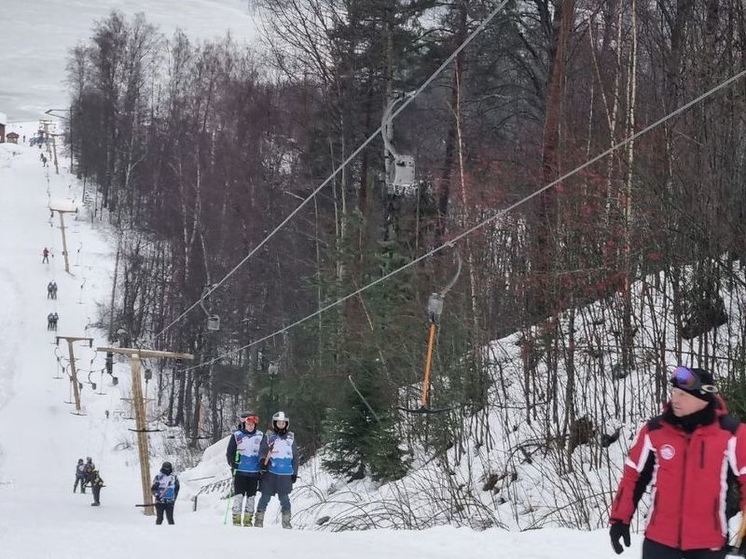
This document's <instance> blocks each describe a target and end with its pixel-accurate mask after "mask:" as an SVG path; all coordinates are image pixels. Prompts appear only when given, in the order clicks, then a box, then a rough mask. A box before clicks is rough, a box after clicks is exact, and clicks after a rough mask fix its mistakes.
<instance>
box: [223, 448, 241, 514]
mask: <svg viewBox="0 0 746 559" xmlns="http://www.w3.org/2000/svg"><path fill="white" fill-rule="evenodd" d="M236 454H238V451H236ZM235 475H236V474H235V470H234V469H233V468H231V479H233V476H235ZM231 503H233V487H231V492H230V495H228V498H227V499H226V500H225V516H223V526H226V525H227V524H228V511H229V510H230V508H231Z"/></svg>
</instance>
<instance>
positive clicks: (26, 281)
mask: <svg viewBox="0 0 746 559" xmlns="http://www.w3.org/2000/svg"><path fill="white" fill-rule="evenodd" d="M34 129H35V126H34V125H33V124H31V125H29V126H27V127H25V128H24V129H23V130H21V132H23V133H26V134H27V135H29V134H31V133H33V131H34ZM47 178H48V179H49V181H47ZM80 198H81V186H80V185H79V184H77V183H76V182H75V181H74V179H73V178H72V176H71V175H69V174H67V172H66V169H64V168H62V167H61V168H60V175H59V176H57V175H55V174H54V169H53V168H50V169H46V168H43V167H42V165H41V162H40V161H39V150H38V149H37V148H29V147H27V146H23V145H21V146H12V145H9V144H2V145H0V255H2V257H0V559H47V558H48V559H79V558H80V557H86V558H89V559H98V558H102V559H103V558H106V559H125V558H127V559H129V558H131V557H149V556H160V557H179V558H180V559H204V558H206V557H224V556H235V555H236V554H239V555H241V556H244V555H246V556H254V555H256V556H265V557H266V556H282V557H288V558H300V557H303V558H324V559H334V558H340V559H341V558H348V557H360V558H371V559H372V558H376V559H380V558H381V557H386V558H387V559H411V558H413V557H426V558H448V559H452V558H453V557H455V556H462V555H464V554H467V555H468V556H469V557H474V558H490V559H494V558H495V557H520V558H522V559H550V558H551V559H555V558H556V557H557V555H558V553H561V554H562V555H563V556H567V557H573V558H585V557H587V558H589V559H590V558H598V559H603V558H611V557H612V556H613V552H612V551H611V550H610V549H609V547H608V543H607V535H606V532H605V531H603V530H599V531H595V532H581V531H571V530H561V529H550V530H539V531H531V532H525V533H517V532H508V531H503V530H499V529H491V530H486V531H481V532H480V531H474V530H471V529H468V528H458V529H457V528H452V527H439V528H434V529H430V530H423V531H405V530H399V531H393V530H369V531H359V532H346V533H333V532H328V531H314V530H311V529H303V530H292V531H285V530H282V529H280V528H279V526H278V524H277V522H276V517H275V514H274V512H273V511H274V509H272V508H271V509H270V511H269V515H268V521H267V527H266V528H264V529H263V531H259V529H254V528H237V527H233V526H225V525H223V515H224V511H225V501H224V500H218V499H217V498H213V499H212V500H211V499H210V498H209V497H208V496H202V497H200V500H199V502H198V503H199V508H198V511H197V512H196V513H195V512H192V503H191V502H190V500H189V497H190V495H193V494H194V493H196V492H197V490H198V489H199V487H200V486H201V485H202V484H203V483H205V482H204V481H198V482H193V483H190V481H189V479H191V478H192V477H196V475H197V473H198V471H193V472H185V473H183V474H182V476H181V477H182V483H183V487H184V488H183V493H182V495H181V496H180V499H179V502H178V503H177V507H176V525H175V526H155V525H154V523H153V519H152V517H145V516H144V515H143V514H142V512H141V509H136V508H135V507H134V505H135V504H136V503H139V502H140V501H141V499H142V497H141V496H140V485H139V469H138V465H137V459H136V452H135V449H134V441H135V439H134V434H133V433H132V432H130V431H129V430H128V428H130V427H133V423H134V422H133V421H131V420H128V419H127V418H126V416H127V415H128V414H129V404H128V402H126V401H125V400H122V399H121V398H126V397H128V396H129V395H130V390H129V385H128V378H129V374H128V367H127V366H126V365H125V364H124V363H117V364H116V366H115V374H116V376H117V377H118V378H119V379H120V382H119V385H118V386H113V385H112V383H111V381H110V380H107V379H106V378H104V382H103V383H100V382H99V381H100V373H99V372H96V373H95V374H93V375H92V376H91V380H94V381H96V382H97V383H99V385H98V386H97V390H96V391H98V392H105V394H103V395H99V394H95V393H94V390H93V389H92V387H91V386H90V385H89V384H84V388H83V391H82V403H83V407H84V411H85V413H86V415H85V416H77V415H72V414H71V413H70V412H71V411H72V410H73V406H72V405H71V404H67V403H65V401H66V400H69V399H70V383H69V382H68V380H67V379H66V378H64V377H63V378H62V379H55V378H54V377H55V376H59V375H58V374H57V372H58V368H57V355H60V356H61V357H62V358H63V359H62V363H63V364H64V363H65V360H64V358H65V357H66V356H67V350H66V348H65V347H64V346H62V347H60V348H59V350H57V351H55V347H56V346H55V345H54V344H53V341H54V334H53V333H51V332H48V331H47V329H46V316H47V314H48V313H49V312H50V311H52V310H55V311H57V312H58V313H59V317H60V322H59V332H58V333H59V334H60V335H66V336H76V335H83V336H91V337H93V338H95V342H94V346H95V345H96V344H103V343H105V335H104V331H103V330H100V329H98V328H96V327H95V326H93V324H95V323H96V322H97V320H98V319H99V311H98V303H100V302H102V301H106V300H108V297H109V296H110V288H111V285H110V282H111V276H112V271H113V266H114V256H113V252H114V250H113V248H112V247H113V246H114V244H113V242H112V241H111V239H110V238H108V234H107V230H106V228H105V227H103V226H102V225H101V224H100V223H96V224H95V225H92V224H91V222H90V220H89V216H88V213H87V210H86V208H85V207H84V206H82V205H81V204H80ZM50 200H51V201H52V202H53V203H55V204H66V205H70V204H75V205H76V206H78V207H80V208H81V211H80V214H79V216H78V218H77V219H75V218H74V217H73V216H71V215H68V219H67V223H66V224H67V225H68V229H67V234H68V246H69V252H70V263H71V272H72V274H70V275H68V274H66V273H65V272H64V263H63V259H62V254H61V248H60V245H61V236H60V231H59V228H58V223H59V220H58V218H57V217H55V218H54V220H53V221H52V223H51V226H50V216H49V210H48V209H47V208H48V204H49V201H50ZM45 246H48V247H50V248H51V249H52V250H53V252H54V258H52V259H50V264H49V265H46V264H42V262H41V260H42V257H41V251H42V250H43V248H44V247H45ZM52 279H54V280H56V281H57V284H58V285H59V298H58V300H57V301H51V300H47V298H46V285H47V283H48V282H49V281H50V280H52ZM76 356H77V358H78V366H79V368H80V369H81V370H82V371H83V372H82V373H81V375H80V378H81V380H82V381H83V382H85V381H86V380H87V379H88V374H87V371H88V370H93V371H100V370H101V369H102V368H103V366H104V356H102V355H94V354H93V352H91V351H90V350H88V349H86V348H85V347H84V344H77V353H76ZM92 360H93V361H92ZM63 375H64V373H63ZM107 410H108V411H109V417H108V419H107V417H106V413H105V412H106V411H107ZM151 441H152V443H153V448H154V449H155V450H154V452H155V453H156V454H157V456H154V457H153V459H152V460H153V463H154V464H157V463H160V461H161V460H163V459H166V458H170V459H173V457H172V456H170V455H167V454H163V448H164V441H162V440H159V436H158V435H151ZM220 450H221V449H220V448H219V447H216V448H215V449H214V456H212V463H214V464H215V465H217V464H218V463H219V462H220V460H221V458H220ZM88 455H90V456H92V457H93V458H94V460H95V462H96V463H97V465H98V466H99V468H100V471H101V477H102V478H103V479H104V480H105V482H106V487H104V488H103V491H102V496H101V500H102V506H101V507H98V508H96V507H91V506H90V503H91V496H90V491H89V493H88V494H86V495H85V496H83V495H80V494H79V493H78V494H73V492H72V486H73V480H74V467H75V463H76V461H77V459H78V458H80V457H85V456H88ZM208 462H209V461H208ZM205 465H207V463H206V464H205ZM176 467H177V471H179V472H180V471H181V469H182V468H181V467H180V465H179V463H178V460H176ZM153 473H155V471H153ZM216 473H217V472H216ZM309 474H310V472H304V473H302V475H304V476H306V475H309ZM303 494H304V493H303V491H302V490H300V489H299V491H298V494H297V497H298V498H297V500H296V504H295V506H296V507H298V510H299V512H300V508H302V507H303V506H304V505H303V503H304V501H305V499H304V497H303ZM203 497H204V498H203ZM273 505H274V503H273ZM275 506H276V505H275ZM299 520H302V516H299ZM299 524H300V525H301V526H303V527H305V528H312V527H313V524H311V523H304V522H300V523H299ZM638 548H639V538H638V539H636V541H635V547H634V548H633V549H632V550H630V552H629V553H628V554H627V555H626V556H627V557H631V558H635V557H639V551H638Z"/></svg>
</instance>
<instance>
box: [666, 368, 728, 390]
mask: <svg viewBox="0 0 746 559" xmlns="http://www.w3.org/2000/svg"><path fill="white" fill-rule="evenodd" d="M670 380H671V385H672V386H674V387H675V388H680V389H681V390H686V391H687V392H693V391H695V390H698V391H699V392H700V394H704V393H705V392H709V393H710V394H715V393H717V391H718V389H717V386H715V385H714V384H702V379H700V378H699V376H698V375H697V373H695V372H694V371H692V370H691V369H690V368H689V367H682V366H679V367H676V368H675V369H674V370H673V374H672V375H671V379H670Z"/></svg>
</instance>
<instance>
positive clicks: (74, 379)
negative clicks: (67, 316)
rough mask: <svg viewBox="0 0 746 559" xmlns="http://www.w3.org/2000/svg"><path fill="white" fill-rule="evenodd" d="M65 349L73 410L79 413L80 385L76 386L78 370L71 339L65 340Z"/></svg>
mask: <svg viewBox="0 0 746 559" xmlns="http://www.w3.org/2000/svg"><path fill="white" fill-rule="evenodd" d="M67 350H68V351H69V352H70V375H71V377H72V378H71V379H70V380H71V381H72V383H73V394H74V395H75V411H76V412H78V413H80V386H78V371H77V370H76V369H75V352H74V351H73V342H72V340H67Z"/></svg>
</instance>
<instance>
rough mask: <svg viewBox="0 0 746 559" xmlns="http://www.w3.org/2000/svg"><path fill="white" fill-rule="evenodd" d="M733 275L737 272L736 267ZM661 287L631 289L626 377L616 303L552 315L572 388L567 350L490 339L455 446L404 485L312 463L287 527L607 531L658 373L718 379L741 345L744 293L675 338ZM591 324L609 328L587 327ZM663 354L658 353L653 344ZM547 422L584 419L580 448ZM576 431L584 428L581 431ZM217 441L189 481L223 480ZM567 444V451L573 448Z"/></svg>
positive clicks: (530, 334)
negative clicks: (486, 391) (477, 396)
mask: <svg viewBox="0 0 746 559" xmlns="http://www.w3.org/2000/svg"><path fill="white" fill-rule="evenodd" d="M734 273H736V274H738V275H739V276H740V277H743V272H742V271H740V270H735V269H734ZM671 289H672V288H671V286H670V285H667V284H666V283H665V278H664V277H663V276H662V275H660V276H657V277H656V276H652V277H647V278H645V279H644V280H641V281H638V282H636V283H635V284H634V285H633V288H632V301H633V307H634V309H635V313H634V314H635V316H634V317H633V325H632V326H633V328H634V330H635V331H636V335H635V346H636V348H637V349H636V350H635V352H634V353H633V355H632V358H633V363H634V365H633V367H632V372H631V373H630V374H629V375H628V376H626V377H624V378H620V377H621V376H623V375H622V374H621V368H620V363H621V361H622V352H621V347H622V342H621V334H620V332H621V331H622V327H621V324H615V323H614V321H615V320H616V319H615V318H614V317H615V316H618V313H617V314H613V311H615V310H618V309H619V308H621V305H623V301H622V300H621V297H620V296H614V297H611V298H609V299H607V300H604V301H599V302H596V303H593V304H591V305H587V306H586V307H583V308H581V309H577V310H575V311H574V312H572V311H568V312H566V313H564V314H563V315H562V317H561V318H560V321H559V323H558V324H557V326H556V327H557V328H559V329H560V330H561V331H562V332H563V334H564V335H566V336H569V333H570V330H571V328H572V330H573V331H574V340H573V343H574V345H575V347H576V349H577V350H578V351H576V352H575V354H574V359H573V364H572V366H573V379H572V381H570V380H569V376H568V368H569V365H568V360H567V354H566V353H563V352H558V353H557V352H555V353H552V352H551V350H547V348H543V347H541V330H540V329H539V328H533V329H531V330H530V331H527V332H525V333H516V334H513V335H511V336H507V337H505V338H503V339H501V340H498V341H495V342H493V343H492V344H490V346H489V347H487V348H485V354H486V355H485V357H486V359H487V361H488V363H489V364H490V377H491V381H492V388H491V399H490V400H491V401H490V406H489V409H488V413H487V414H486V416H485V417H481V418H479V417H470V418H466V419H465V420H464V421H463V432H464V433H465V436H464V438H463V439H462V440H460V441H454V445H453V448H451V449H450V450H449V451H448V452H447V454H446V457H445V458H444V457H443V456H442V455H436V454H435V453H434V452H432V451H428V450H424V449H423V450H421V451H420V452H419V453H418V455H417V456H415V465H414V467H413V468H412V470H411V471H410V473H409V474H408V475H407V476H406V477H405V478H403V479H402V480H399V481H397V482H394V483H387V484H383V485H380V484H377V483H373V482H371V481H370V480H360V481H355V482H352V483H346V482H345V480H344V479H338V478H334V477H332V476H330V475H329V474H328V473H327V472H325V471H324V470H323V469H322V468H321V467H320V462H321V459H320V457H318V456H317V457H314V458H313V459H312V460H310V461H309V462H308V463H307V464H306V465H304V466H303V467H302V468H301V471H300V478H301V479H300V481H299V483H298V484H297V486H296V489H295V490H294V492H293V494H292V499H293V506H294V508H295V511H296V512H295V518H296V523H298V524H299V525H301V526H303V527H304V528H306V529H320V530H349V529H360V528H416V529H421V528H429V527H433V526H438V525H443V524H451V525H466V526H470V527H472V528H475V529H486V528H490V527H493V526H500V527H507V528H510V529H513V530H530V529H535V528H540V527H551V526H555V527H556V526H563V527H573V528H583V529H591V530H592V529H598V528H603V527H605V525H606V522H607V521H608V518H607V515H608V510H609V507H610V504H611V500H612V499H613V495H614V491H615V489H616V484H617V482H618V479H619V477H620V475H621V470H622V466H623V460H624V456H625V455H626V452H627V449H628V446H629V444H630V443H631V440H632V438H633V437H634V435H635V433H636V432H637V430H638V428H639V426H640V425H641V423H642V422H643V421H644V420H645V419H647V418H649V417H651V416H653V415H657V414H658V413H659V412H660V407H659V403H658V402H659V395H658V394H657V393H656V391H664V390H665V387H664V386H663V384H665V378H666V374H667V373H666V371H667V370H668V368H672V367H673V366H675V365H676V364H678V363H687V364H690V365H701V366H707V367H710V368H712V369H713V370H714V371H715V373H716V376H719V377H720V378H721V379H723V378H725V377H726V376H727V363H728V362H729V361H730V360H734V359H736V358H737V357H738V352H739V351H740V348H741V347H742V345H741V344H742V342H741V332H743V330H744V317H746V314H744V313H743V308H744V306H746V293H745V292H744V291H743V290H735V291H733V292H732V293H733V295H732V296H731V295H729V294H728V293H727V292H725V291H724V292H723V294H722V295H723V298H724V302H725V308H726V311H727V313H728V316H729V321H728V323H727V324H725V325H723V326H721V327H720V328H718V329H717V330H712V331H709V332H707V333H706V334H704V335H703V336H701V337H698V338H694V339H692V340H689V341H687V340H683V341H682V340H680V339H679V338H678V337H677V336H676V324H675V321H674V319H673V316H672V313H671V312H670V301H671ZM571 322H572V325H571ZM601 323H603V324H605V325H606V326H607V327H606V328H604V329H599V328H597V325H598V324H601ZM677 344H678V345H677ZM529 347H530V348H532V352H533V354H532V355H533V357H531V358H532V359H535V360H536V361H535V367H536V371H537V373H538V383H539V384H540V385H541V384H542V383H543V386H545V387H546V389H543V390H542V389H541V386H540V387H539V389H538V390H534V396H533V397H532V399H531V402H530V405H529V402H527V400H526V387H525V385H524V373H523V371H524V364H525V362H526V359H528V358H529V352H528V351H527V348H529ZM661 347H665V348H666V349H665V351H662V350H660V349H651V348H661ZM699 356H702V359H700V358H699ZM550 359H556V360H557V363H558V365H557V368H558V374H557V375H556V378H553V376H552V375H550V374H549V372H548V371H549V369H548V367H547V362H548V360H550ZM656 377H657V378H658V379H661V378H663V379H664V380H663V383H661V382H660V380H659V381H658V383H656V380H655V379H656ZM570 382H571V384H570V387H569V388H570V389H571V390H572V391H573V392H574V401H575V409H574V414H573V416H569V415H567V416H566V412H567V411H568V410H567V408H566V405H565V402H564V397H560V398H559V399H558V400H548V396H547V395H548V393H549V390H548V387H550V386H551V384H552V383H557V393H558V394H560V395H564V394H567V391H568V383H570ZM661 394H664V393H663V392H661ZM537 395H538V396H539V397H537ZM555 416H556V417H558V418H560V419H561V418H563V417H567V421H568V422H572V420H573V419H575V420H576V419H579V418H583V419H581V421H580V422H578V423H577V425H579V426H581V427H579V428H578V429H577V430H576V431H575V433H576V434H577V436H578V437H580V438H581V439H582V438H583V437H585V438H586V439H588V442H582V441H581V442H580V443H579V444H577V445H576V446H575V445H574V444H573V442H572V440H571V439H572V438H573V436H574V435H573V431H572V430H570V436H569V437H564V438H563V437H562V434H561V433H558V432H554V431H553V430H548V428H547V427H546V426H547V425H554V424H558V422H557V421H556V420H554V417H555ZM529 417H530V423H529V421H528V418H529ZM586 421H587V422H588V423H586ZM559 424H561V422H559ZM584 424H585V425H588V426H590V429H589V430H588V432H586V433H583V428H582V426H583V425H584ZM617 432H618V435H619V436H618V438H617V439H616V440H615V441H614V442H612V443H611V444H610V445H608V444H607V445H602V444H600V442H601V440H602V439H603V438H605V437H612V438H613V436H614V435H615V433H617ZM607 443H608V440H607ZM225 444H226V443H225V441H221V442H220V443H218V444H217V445H215V447H214V448H211V449H208V451H207V452H206V453H205V458H204V459H203V461H202V463H201V464H200V465H199V466H198V467H197V468H196V469H195V470H194V472H195V474H196V473H199V474H200V475H199V477H202V476H205V475H211V476H214V479H227V477H228V475H229V473H228V468H227V466H226V465H225V458H224V455H223V454H222V453H221V451H222V450H224V448H225ZM570 446H575V447H574V448H573V449H572V452H570ZM459 447H461V448H462V449H463V450H462V451H461V452H458V451H457V449H458V448H459ZM446 462H447V463H446ZM446 472H448V473H446ZM195 477H198V476H196V475H195ZM227 487H228V486H227V485H225V484H223V485H222V486H219V487H213V488H210V490H211V493H212V494H215V493H217V494H225V492H226V491H227ZM646 510H647V503H646V502H645V500H643V502H642V504H641V507H640V511H639V514H638V515H636V517H635V518H636V520H637V526H638V528H639V529H642V528H643V527H644V524H645V522H644V519H645V512H646ZM274 514H276V515H277V514H279V512H278V511H275V512H274Z"/></svg>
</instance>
